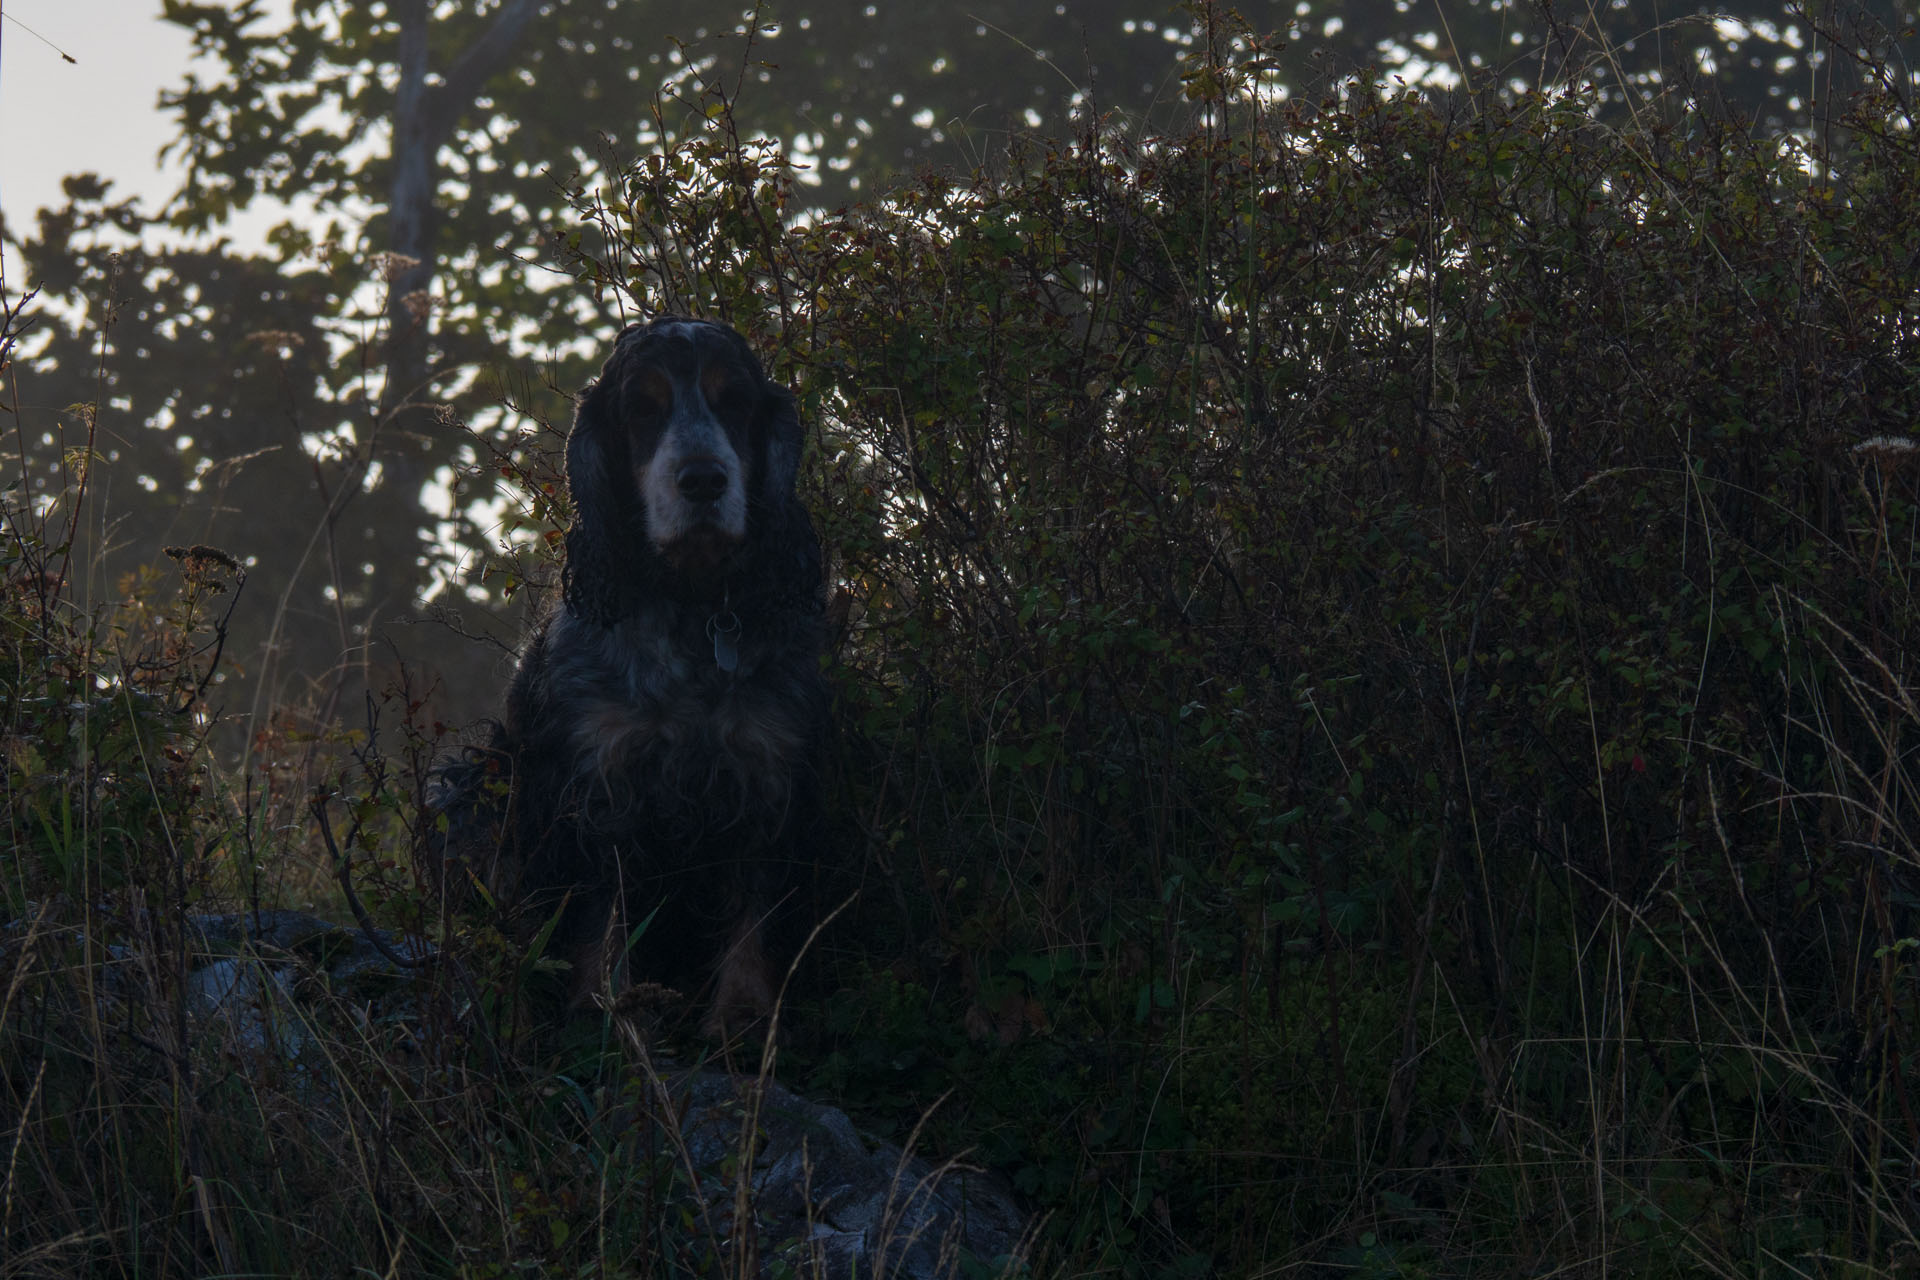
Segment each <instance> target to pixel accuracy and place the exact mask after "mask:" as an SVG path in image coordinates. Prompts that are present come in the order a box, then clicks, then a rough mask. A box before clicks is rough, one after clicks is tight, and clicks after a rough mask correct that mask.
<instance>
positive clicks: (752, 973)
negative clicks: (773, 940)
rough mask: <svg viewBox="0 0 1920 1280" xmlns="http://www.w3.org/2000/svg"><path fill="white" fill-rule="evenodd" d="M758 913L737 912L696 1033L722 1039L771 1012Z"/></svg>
mask: <svg viewBox="0 0 1920 1280" xmlns="http://www.w3.org/2000/svg"><path fill="white" fill-rule="evenodd" d="M761 924H762V915H761V913H760V912H758V911H755V910H752V909H748V910H746V911H743V912H741V913H740V917H739V920H738V922H737V923H736V924H735V925H734V927H733V934H732V936H731V937H730V938H729V939H728V940H727V949H726V951H725V952H724V953H723V954H722V955H721V957H720V964H719V967H718V969H717V970H716V971H715V974H714V984H713V1004H712V1005H711V1006H710V1007H709V1008H708V1010H707V1016H706V1017H705V1018H702V1019H701V1020H700V1034H701V1035H702V1036H704V1037H706V1038H707V1039H709V1040H715V1041H721V1042H724V1041H725V1040H726V1039H727V1038H728V1035H729V1034H730V1033H735V1032H741V1031H745V1030H746V1029H747V1028H749V1027H751V1026H752V1025H754V1024H755V1023H757V1022H762V1021H764V1020H765V1019H766V1018H767V1016H768V1015H769V1014H771V1013H772V1012H773V1000H774V984H773V973H772V971H771V970H770V969H769V968H768V965H767V952H766V946H765V944H764V942H763V940H762V938H761Z"/></svg>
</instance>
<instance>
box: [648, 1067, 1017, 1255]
mask: <svg viewBox="0 0 1920 1280" xmlns="http://www.w3.org/2000/svg"><path fill="white" fill-rule="evenodd" d="M670 1087H671V1089H672V1090H673V1092H674V1095H675V1102H676V1110H677V1111H678V1112H679V1115H680V1119H679V1126H680V1134H681V1137H682V1140H683V1141H684V1142H685V1144H686V1148H687V1152H688V1155H689V1158H690V1159H691V1161H692V1163H693V1164H694V1166H695V1169H696V1170H697V1171H698V1172H700V1174H701V1180H700V1181H701V1192H702V1195H703V1197H704V1198H705V1199H706V1201H707V1203H708V1205H709V1207H710V1209H717V1210H718V1209H724V1210H730V1208H731V1206H732V1204H733V1201H734V1193H735V1190H736V1186H737V1183H736V1181H735V1178H734V1177H730V1176H726V1175H725V1174H724V1173H723V1172H721V1171H722V1170H725V1169H729V1168H737V1167H738V1158H737V1157H738V1151H739V1146H740V1141H741V1135H742V1133H743V1132H744V1129H745V1126H744V1124H743V1121H744V1120H745V1119H746V1118H747V1116H748V1115H749V1113H750V1112H755V1113H756V1114H755V1116H754V1118H755V1120H756V1121H757V1123H756V1124H755V1125H754V1126H753V1131H754V1133H755V1135H756V1143H755V1147H756V1149H755V1153H754V1161H753V1174H752V1185H753V1209H754V1214H755V1219H756V1227H757V1231H758V1234H759V1237H760V1240H761V1241H762V1242H763V1243H762V1245H761V1248H760V1257H761V1258H762V1260H763V1264H762V1274H769V1273H770V1272H769V1271H768V1266H769V1265H770V1264H771V1263H772V1262H773V1261H774V1260H776V1259H777V1260H778V1261H780V1262H782V1263H784V1264H785V1265H786V1266H787V1267H789V1268H791V1269H792V1271H791V1272H790V1274H794V1273H797V1274H798V1275H801V1276H808V1277H811V1276H822V1277H826V1276H849V1275H854V1276H860V1277H863V1278H865V1277H890V1278H891V1277H898V1278H900V1280H933V1278H934V1277H948V1276H955V1275H958V1274H960V1263H961V1260H962V1259H963V1258H964V1259H966V1260H967V1261H969V1262H971V1263H974V1264H976V1265H979V1266H983V1267H984V1268H986V1269H987V1273H988V1274H994V1275H1014V1274H1018V1273H1019V1271H1020V1269H1021V1267H1022V1265H1023V1261H1024V1254H1025V1251H1026V1247H1027V1245H1028V1244H1029V1221H1028V1217H1027V1215H1026V1213H1025V1212H1024V1211H1023V1210H1022V1209H1021V1208H1020V1206H1019V1203H1018V1201H1017V1200H1016V1199H1015V1197H1014V1193H1013V1189H1012V1188H1011V1187H1010V1186H1008V1185H1007V1183H1006V1181H1005V1179H1003V1178H1000V1177H998V1176H997V1175H995V1174H992V1173H989V1172H986V1171H983V1170H981V1169H977V1168H973V1167H970V1166H967V1165H964V1164H961V1163H959V1162H957V1161H951V1160H950V1161H945V1162H941V1163H935V1162H933V1161H930V1160H928V1159H926V1158H924V1157H921V1156H918V1155H915V1154H914V1153H912V1152H911V1151H907V1150H903V1149H902V1148H900V1147H898V1146H895V1145H894V1144H892V1143H889V1142H875V1143H869V1142H867V1141H866V1140H865V1139H863V1138H862V1137H861V1136H860V1134H859V1132H858V1131H857V1130H856V1129H855V1128H854V1125H853V1121H852V1120H851V1119H849V1118H848V1116H847V1114H846V1112H844V1111H841V1110H840V1109H838V1108H837V1107H831V1106H826V1105H823V1104H821V1103H817V1102H812V1101H809V1100H808V1099H806V1098H803V1097H801V1096H800V1095H798V1094H796V1093H794V1092H793V1091H792V1090H790V1089H788V1088H786V1087H785V1086H784V1085H781V1084H779V1083H777V1082H774V1081H766V1082H762V1081H758V1080H756V1079H754V1078H753V1077H751V1076H733V1075H726V1074H722V1073H720V1072H711V1071H703V1072H693V1073H689V1074H688V1075H686V1076H683V1077H681V1078H680V1079H679V1080H678V1081H676V1082H674V1083H673V1084H672V1085H671V1086H670Z"/></svg>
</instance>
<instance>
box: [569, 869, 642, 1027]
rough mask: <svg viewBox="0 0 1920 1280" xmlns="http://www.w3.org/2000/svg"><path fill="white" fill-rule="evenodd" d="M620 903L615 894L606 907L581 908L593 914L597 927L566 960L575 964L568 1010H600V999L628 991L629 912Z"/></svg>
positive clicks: (618, 897) (570, 985)
mask: <svg viewBox="0 0 1920 1280" xmlns="http://www.w3.org/2000/svg"><path fill="white" fill-rule="evenodd" d="M620 902H621V899H620V895H618V894H615V895H613V898H612V900H611V901H609V902H608V903H607V904H606V906H605V907H604V908H596V907H590V906H583V908H582V909H583V910H584V911H589V912H592V916H591V918H592V919H593V920H595V921H596V922H597V923H598V927H597V928H595V929H593V930H592V931H591V932H590V933H588V934H587V936H586V939H585V941H583V942H582V943H581V944H580V946H578V947H577V948H575V949H574V952H573V954H572V955H571V956H569V957H567V958H568V959H569V960H570V961H572V963H573V974H572V981H571V982H570V983H569V988H570V989H569V991H568V999H567V1007H568V1008H569V1009H575V1010H579V1009H595V1008H598V1007H599V1004H600V1000H601V997H603V996H607V995H609V994H611V995H613V996H618V995H619V994H620V992H621V991H623V990H624V989H625V988H626V985H627V929H626V913H625V912H624V911H622V910H621V909H620Z"/></svg>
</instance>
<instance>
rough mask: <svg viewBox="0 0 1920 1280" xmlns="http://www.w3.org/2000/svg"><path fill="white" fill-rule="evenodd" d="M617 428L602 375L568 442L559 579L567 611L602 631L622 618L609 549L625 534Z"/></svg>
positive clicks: (610, 385)
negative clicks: (568, 501)
mask: <svg viewBox="0 0 1920 1280" xmlns="http://www.w3.org/2000/svg"><path fill="white" fill-rule="evenodd" d="M608 363H609V364H611V363H612V362H611V361H609V362H608ZM618 427H619V416H618V389H617V380H616V379H615V378H613V377H612V376H610V373H609V371H607V370H602V371H601V376H600V379H599V381H597V382H595V383H593V384H592V385H591V386H589V387H588V388H587V390H586V392H585V393H584V394H582V396H581V397H580V407H579V409H578V410H577V411H576V412H575V413H574V417H573V430H572V431H571V432H570V433H569V434H568V436H567V492H568V493H569V494H570V495H572V497H573V526H572V527H571V528H570V529H568V530H567V565H566V568H565V570H564V571H563V572H562V576H561V582H562V584H563V591H564V594H565V596H566V601H567V608H569V609H570V610H572V611H573V612H574V613H575V614H576V615H578V616H579V617H582V618H585V619H587V620H589V621H592V622H597V623H599V624H600V625H601V626H610V625H612V624H613V623H614V622H615V621H617V620H618V619H619V617H620V615H621V614H622V612H624V610H623V607H622V604H623V596H622V586H621V580H620V577H619V574H618V565H619V560H618V559H617V554H618V550H617V548H616V547H615V546H614V545H613V539H614V538H616V537H617V536H619V534H620V532H621V530H623V529H625V528H626V518H625V512H624V510H623V506H622V503H621V499H620V493H621V489H620V485H621V483H622V482H621V480H620V478H619V477H620V476H621V475H622V474H623V472H624V469H625V468H624V460H623V459H621V458H618V457H614V456H612V455H613V454H615V453H618V452H624V451H625V444H626V442H625V439H624V438H623V437H622V435H621V433H620V432H619V430H618Z"/></svg>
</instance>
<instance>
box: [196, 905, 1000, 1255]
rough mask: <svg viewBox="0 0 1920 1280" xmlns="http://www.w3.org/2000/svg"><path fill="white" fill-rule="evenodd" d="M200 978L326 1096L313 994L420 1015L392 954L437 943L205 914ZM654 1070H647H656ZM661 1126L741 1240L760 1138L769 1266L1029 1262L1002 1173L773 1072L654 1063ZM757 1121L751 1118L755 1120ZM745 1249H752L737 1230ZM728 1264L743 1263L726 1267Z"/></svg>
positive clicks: (710, 1211) (412, 1017) (246, 1041)
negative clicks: (745, 1141) (803, 1092)
mask: <svg viewBox="0 0 1920 1280" xmlns="http://www.w3.org/2000/svg"><path fill="white" fill-rule="evenodd" d="M191 923H192V925H193V928H194V931H195V933H196V935H197V937H198V942H199V945H198V946H197V947H196V948H195V951H196V952H197V953H198V959H197V964H196V967H195V968H194V969H193V971H192V973H191V974H190V975H189V976H188V980H187V991H188V1009H189V1012H190V1013H191V1014H192V1016H193V1019H194V1021H195V1023H196V1025H198V1026H200V1027H203V1028H208V1029H216V1028H217V1030H218V1033H219V1034H220V1035H221V1036H223V1037H224V1038H225V1040H224V1043H225V1044H226V1045H227V1046H228V1047H230V1048H232V1049H234V1050H236V1051H237V1053H238V1056H240V1057H242V1058H249V1059H253V1060H256V1061H258V1060H261V1059H263V1058H264V1059H270V1060H277V1061H281V1062H285V1063H287V1064H289V1065H292V1066H294V1067H295V1068H296V1069H297V1070H299V1071H301V1072H303V1073H307V1072H311V1073H312V1077H313V1078H312V1079H310V1080H309V1085H308V1087H309V1088H310V1089H312V1090H313V1095H312V1096H314V1097H315V1098H316V1099H317V1098H319V1097H322V1096H325V1095H328V1094H330V1092H331V1091H330V1090H329V1089H328V1087H327V1084H326V1078H327V1077H328V1075H329V1074H330V1073H329V1071H328V1069H327V1068H326V1066H325V1064H324V1063H322V1062H319V1061H314V1062H308V1061H306V1059H307V1058H314V1059H318V1058H319V1057H320V1055H318V1054H317V1053H316V1054H307V1053H306V1052H305V1051H306V1050H307V1049H308V1048H309V1040H310V1037H309V1036H308V1034H307V1031H306V1027H307V1025H308V1024H307V1020H306V1015H305V1011H304V1009H303V1008H302V1002H304V1001H307V1000H311V999H312V998H314V996H315V995H317V994H318V993H320V992H325V993H327V994H328V995H330V996H332V997H336V998H337V997H342V996H344V997H346V998H347V999H348V1000H350V1001H351V1002H352V1003H353V1004H354V1006H355V1007H356V1008H358V1009H360V1010H361V1011H362V1015H363V1016H364V1017H366V1018H367V1019H369V1020H370V1021H373V1022H383V1023H384V1022H396V1023H400V1024H405V1025H409V1026H412V1025H413V1024H416V1023H417V1022H418V1020H419V1019H418V1013H417V1009H418V1000H419V996H418V994H417V993H418V990H419V988H418V987H417V986H416V983H417V981H418V976H419V974H420V972H421V971H420V970H418V969H415V968H412V967H410V966H406V965H399V964H395V963H394V962H393V960H392V959H390V958H389V956H388V955H387V954H386V953H388V952H392V953H393V954H395V955H399V956H401V957H402V958H405V959H414V958H415V957H422V956H427V955H430V954H431V948H428V947H427V946H426V944H424V943H422V942H420V941H418V940H417V939H407V938H402V937H399V936H397V935H393V934H386V933H382V934H381V935H380V939H379V944H380V945H376V944H375V943H374V942H373V941H371V940H369V939H368V938H367V937H366V936H365V935H364V934H363V933H362V932H361V931H360V930H359V929H356V928H351V927H346V926H341V925H336V924H332V923H330V922H328V921H326V920H322V919H319V918H318V917H316V916H310V915H307V914H305V913H303V912H298V911H263V912H258V913H252V912H249V913H244V914H240V915H232V916H197V917H195V918H194V919H193V920H192V921H191ZM650 1074H651V1070H650ZM652 1078H653V1079H655V1080H657V1081H659V1082H660V1088H661V1090H663V1091H664V1096H660V1097H656V1099H655V1102H656V1105H655V1106H654V1108H653V1111H654V1115H653V1118H652V1120H651V1123H653V1124H656V1125H659V1126H662V1128H663V1129H665V1130H667V1131H668V1132H670V1133H674V1134H677V1135H678V1138H679V1142H680V1143H681V1145H682V1147H683V1149H684V1151H685V1157H686V1163H687V1164H688V1165H690V1166H691V1168H690V1170H689V1172H690V1173H691V1174H692V1182H693V1184H694V1187H695V1195H696V1196H697V1198H698V1199H699V1201H700V1207H701V1209H702V1210H703V1212H704V1214H705V1216H706V1217H707V1218H708V1220H709V1221H710V1222H712V1223H719V1224H725V1225H726V1229H725V1230H724V1231H722V1232H720V1235H721V1237H722V1238H725V1239H730V1240H737V1237H738V1235H739V1233H738V1231H737V1230H735V1229H734V1225H733V1223H732V1218H733V1215H734V1211H735V1205H736V1204H737V1203H738V1197H737V1194H736V1193H737V1192H738V1190H739V1175H738V1172H737V1171H738V1170H739V1168H740V1164H741V1161H740V1148H741V1142H742V1135H743V1134H745V1133H749V1132H751V1134H752V1135H753V1138H752V1146H753V1155H752V1166H751V1175H750V1185H751V1191H752V1194H751V1197H750V1205H751V1211H752V1215H753V1224H752V1226H753V1241H754V1242H753V1246H752V1250H751V1252H752V1253H753V1256H756V1257H758V1258H759V1259H760V1274H761V1275H763V1276H773V1275H778V1274H784V1275H789V1276H797V1277H801V1278H802V1280H816V1278H818V1280H829V1278H831V1280H841V1278H843V1277H859V1280H880V1278H882V1277H884V1278H886V1280H935V1278H938V1280H949V1278H950V1277H957V1276H959V1275H961V1274H962V1266H963V1262H964V1263H965V1264H969V1268H968V1274H971V1275H1006V1276H1013V1275H1019V1274H1023V1273H1024V1265H1025V1255H1026V1252H1027V1250H1028V1247H1029V1246H1030V1244H1031V1238H1032V1224H1031V1222H1030V1219H1029V1218H1028V1215H1027V1214H1026V1213H1025V1211H1024V1210H1022V1209H1021V1207H1020V1205H1019V1201H1018V1200H1017V1198H1016V1197H1015V1195H1014V1193H1013V1189H1012V1188H1011V1187H1010V1186H1009V1185H1008V1184H1007V1182H1006V1180H1005V1179H1003V1178H1001V1177H999V1176H998V1175H996V1174H992V1173H989V1172H986V1171H984V1170H981V1169H978V1168H973V1167H970V1166H968V1165H965V1164H962V1163H960V1162H958V1161H953V1160H948V1161H944V1162H936V1161H933V1160H929V1159H927V1158H926V1157H923V1156H921V1155H919V1154H917V1153H916V1152H914V1151H912V1150H910V1149H903V1148H901V1147H899V1146H896V1145H894V1144H893V1143H889V1142H870V1141H868V1140H867V1139H866V1138H864V1137H863V1136H862V1135H861V1134H860V1132H859V1130H858V1129H857V1128H855V1126H854V1123H853V1121H852V1120H851V1119H850V1118H849V1117H848V1116H847V1114H846V1112H844V1111H842V1110H840V1109H839V1108H837V1107H833V1106H828V1105H825V1104H823V1103H818V1102H813V1101H811V1100H809V1099H806V1098H803V1097H801V1096H800V1095H799V1094H796V1093H794V1092H793V1091H792V1090H790V1089H788V1088H787V1087H786V1086H784V1085H782V1084H779V1083H778V1082H775V1081H759V1080H756V1079H755V1078H754V1077H752V1076H740V1075H731V1074H727V1073H724V1072H719V1071H686V1072H669V1074H667V1075H666V1076H664V1077H662V1076H658V1075H653V1076H652ZM749 1120H751V1124H749V1123H748V1122H749ZM733 1247H736V1248H738V1247H740V1246H739V1244H738V1243H736V1244H735V1245H734V1246H733ZM728 1274H732V1272H731V1271H730V1272H729V1273H728Z"/></svg>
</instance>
